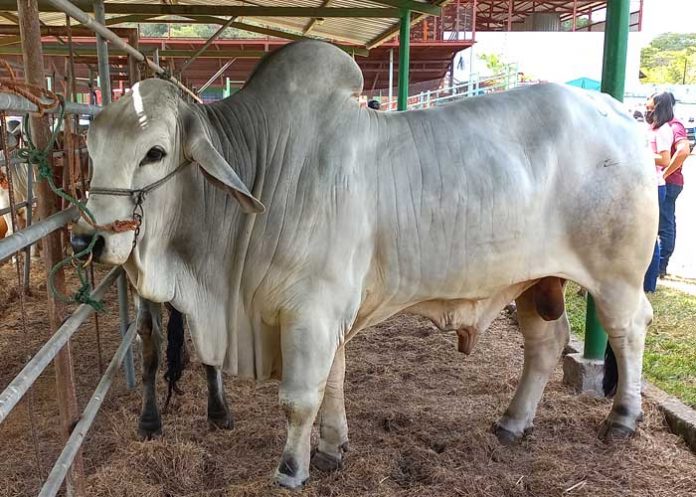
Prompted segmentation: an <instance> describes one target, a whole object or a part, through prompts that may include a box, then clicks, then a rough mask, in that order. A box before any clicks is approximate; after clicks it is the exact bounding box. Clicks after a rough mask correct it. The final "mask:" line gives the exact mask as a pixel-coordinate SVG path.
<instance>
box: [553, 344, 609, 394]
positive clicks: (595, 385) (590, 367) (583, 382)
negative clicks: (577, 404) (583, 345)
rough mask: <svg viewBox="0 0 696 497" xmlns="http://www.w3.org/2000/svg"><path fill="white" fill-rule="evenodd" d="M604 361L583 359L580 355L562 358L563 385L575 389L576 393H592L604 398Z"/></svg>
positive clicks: (569, 355)
mask: <svg viewBox="0 0 696 497" xmlns="http://www.w3.org/2000/svg"><path fill="white" fill-rule="evenodd" d="M602 378H604V361H599V360H593V359H585V358H584V357H582V354H581V353H575V354H568V355H566V356H565V357H564V358H563V383H565V384H566V385H570V386H572V387H573V388H575V391H576V392H577V393H593V394H595V395H597V396H599V397H604V392H603V391H602Z"/></svg>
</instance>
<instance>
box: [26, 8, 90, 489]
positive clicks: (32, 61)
mask: <svg viewBox="0 0 696 497" xmlns="http://www.w3.org/2000/svg"><path fill="white" fill-rule="evenodd" d="M17 15H18V18H19V32H20V35H21V38H22V58H23V60H24V79H25V80H26V82H27V83H29V84H32V85H35V86H39V87H42V88H45V85H46V79H45V76H44V67H43V50H42V49H41V26H40V24H39V8H38V0H22V1H19V2H17ZM30 120H31V131H32V140H33V142H34V144H35V145H36V147H37V148H39V149H44V148H45V147H46V146H47V145H48V144H49V142H50V136H51V130H50V126H49V121H48V117H47V116H36V115H34V116H32V117H30ZM49 151H50V149H49ZM49 160H50V161H51V163H52V161H53V157H52V154H49ZM38 201H39V205H38V207H39V216H40V217H41V219H46V218H47V217H49V216H50V215H51V214H54V213H55V212H56V211H57V207H56V201H55V195H54V194H53V192H51V189H50V187H49V186H48V183H47V182H45V181H42V182H41V183H39V185H38ZM60 239H61V236H60V231H56V232H54V233H52V234H50V235H48V236H46V237H45V238H44V252H43V254H44V267H45V272H46V279H47V280H48V276H49V271H50V270H51V268H52V267H53V266H54V265H55V264H56V263H57V262H58V261H60V260H61V259H62V258H63V253H62V247H61V245H60ZM54 283H55V285H56V288H57V290H58V291H60V292H62V293H65V274H64V273H63V271H62V270H58V271H57V272H56V274H55V279H54ZM64 317H65V306H64V305H63V304H61V303H60V302H59V301H58V300H57V299H56V298H55V297H54V296H53V295H51V294H50V293H49V295H48V320H49V325H50V327H51V329H53V330H57V329H58V328H59V326H60V324H61V323H62V322H63V319H64ZM54 366H55V373H56V397H57V400H58V410H59V413H60V421H61V431H62V436H63V438H64V439H65V440H67V439H68V436H69V433H70V430H71V428H72V426H74V424H75V423H76V422H77V421H78V418H79V414H78V408H77V395H76V392H75V381H74V380H75V378H74V371H73V365H72V357H71V353H70V342H68V343H67V344H66V345H65V346H64V347H63V349H62V350H61V351H60V352H59V353H58V354H57V355H56V358H55V360H54ZM66 494H67V495H68V496H76V497H81V496H83V495H84V494H85V493H84V465H83V461H82V454H81V453H79V454H78V455H77V456H75V459H74V460H73V464H72V467H71V469H70V472H69V473H68V478H67V479H66Z"/></svg>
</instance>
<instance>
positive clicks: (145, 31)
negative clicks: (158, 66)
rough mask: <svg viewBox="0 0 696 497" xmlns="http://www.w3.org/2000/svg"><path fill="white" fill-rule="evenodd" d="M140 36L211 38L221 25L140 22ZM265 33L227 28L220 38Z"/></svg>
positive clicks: (246, 36) (244, 36)
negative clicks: (168, 24) (169, 24)
mask: <svg viewBox="0 0 696 497" xmlns="http://www.w3.org/2000/svg"><path fill="white" fill-rule="evenodd" d="M139 27H140V36H142V37H143V38H166V37H168V36H171V37H172V38H204V39H208V38H210V37H211V36H212V35H213V33H215V31H217V30H218V29H219V27H220V26H218V25H217V24H172V25H171V27H168V26H167V24H140V25H139ZM262 37H263V35H260V34H257V33H252V32H249V31H242V30H240V29H236V28H227V29H226V30H225V31H223V33H222V35H221V36H220V38H228V39H231V38H243V39H249V38H262Z"/></svg>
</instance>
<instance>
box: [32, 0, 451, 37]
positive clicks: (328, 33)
mask: <svg viewBox="0 0 696 497" xmlns="http://www.w3.org/2000/svg"><path fill="white" fill-rule="evenodd" d="M104 3H105V4H106V11H107V15H106V18H107V19H109V18H113V17H120V16H122V15H124V14H108V11H109V4H128V3H138V4H162V3H163V2H162V1H161V0H118V1H110V0H106V1H105V2H104ZM167 3H171V4H174V5H201V6H203V5H208V6H209V5H214V6H247V7H249V6H256V7H313V8H316V7H329V8H388V7H389V6H388V5H384V4H380V3H376V2H373V1H370V0H328V1H327V0H249V1H247V0H179V1H176V0H174V1H172V2H167ZM423 3H429V2H423ZM434 3H438V4H439V3H441V2H434ZM201 14H205V10H204V9H203V8H202V9H201ZM41 20H42V21H43V22H44V23H46V24H47V25H52V26H64V25H65V24H66V23H65V15H63V14H56V13H42V14H41ZM311 21H312V18H301V17H282V18H281V17H244V22H251V23H253V24H256V25H259V26H267V27H270V28H280V29H283V30H287V31H290V32H292V33H295V34H300V35H301V34H303V33H304V31H305V29H306V27H307V26H308V25H309V24H310V22H311ZM397 25H398V19H396V18H326V19H323V20H321V19H320V20H318V21H317V22H315V23H314V24H313V26H312V29H311V30H310V32H309V36H312V37H316V38H324V39H328V40H334V41H343V42H350V43H355V44H358V45H362V46H364V45H366V44H367V43H368V42H369V41H371V40H373V39H375V38H377V37H379V36H381V35H382V34H383V33H385V32H387V31H389V30H392V29H393V28H394V27H396V26H397Z"/></svg>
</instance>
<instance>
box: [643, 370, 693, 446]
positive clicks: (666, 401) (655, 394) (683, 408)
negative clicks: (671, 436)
mask: <svg viewBox="0 0 696 497" xmlns="http://www.w3.org/2000/svg"><path fill="white" fill-rule="evenodd" d="M643 394H644V395H645V397H646V398H647V399H648V400H650V401H652V402H655V403H657V405H658V407H659V408H660V410H661V411H662V412H663V413H664V415H665V421H667V424H668V425H669V427H670V429H671V431H672V433H676V434H677V435H681V436H682V438H684V441H685V442H686V445H688V446H689V448H690V449H691V450H693V451H694V452H696V411H694V410H693V409H691V408H690V407H689V406H687V405H685V404H684V403H682V402H681V401H679V400H678V399H677V398H676V397H673V396H671V395H669V394H667V393H665V392H663V391H662V390H660V389H659V388H657V387H654V386H653V385H650V384H647V385H645V387H644V388H643Z"/></svg>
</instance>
